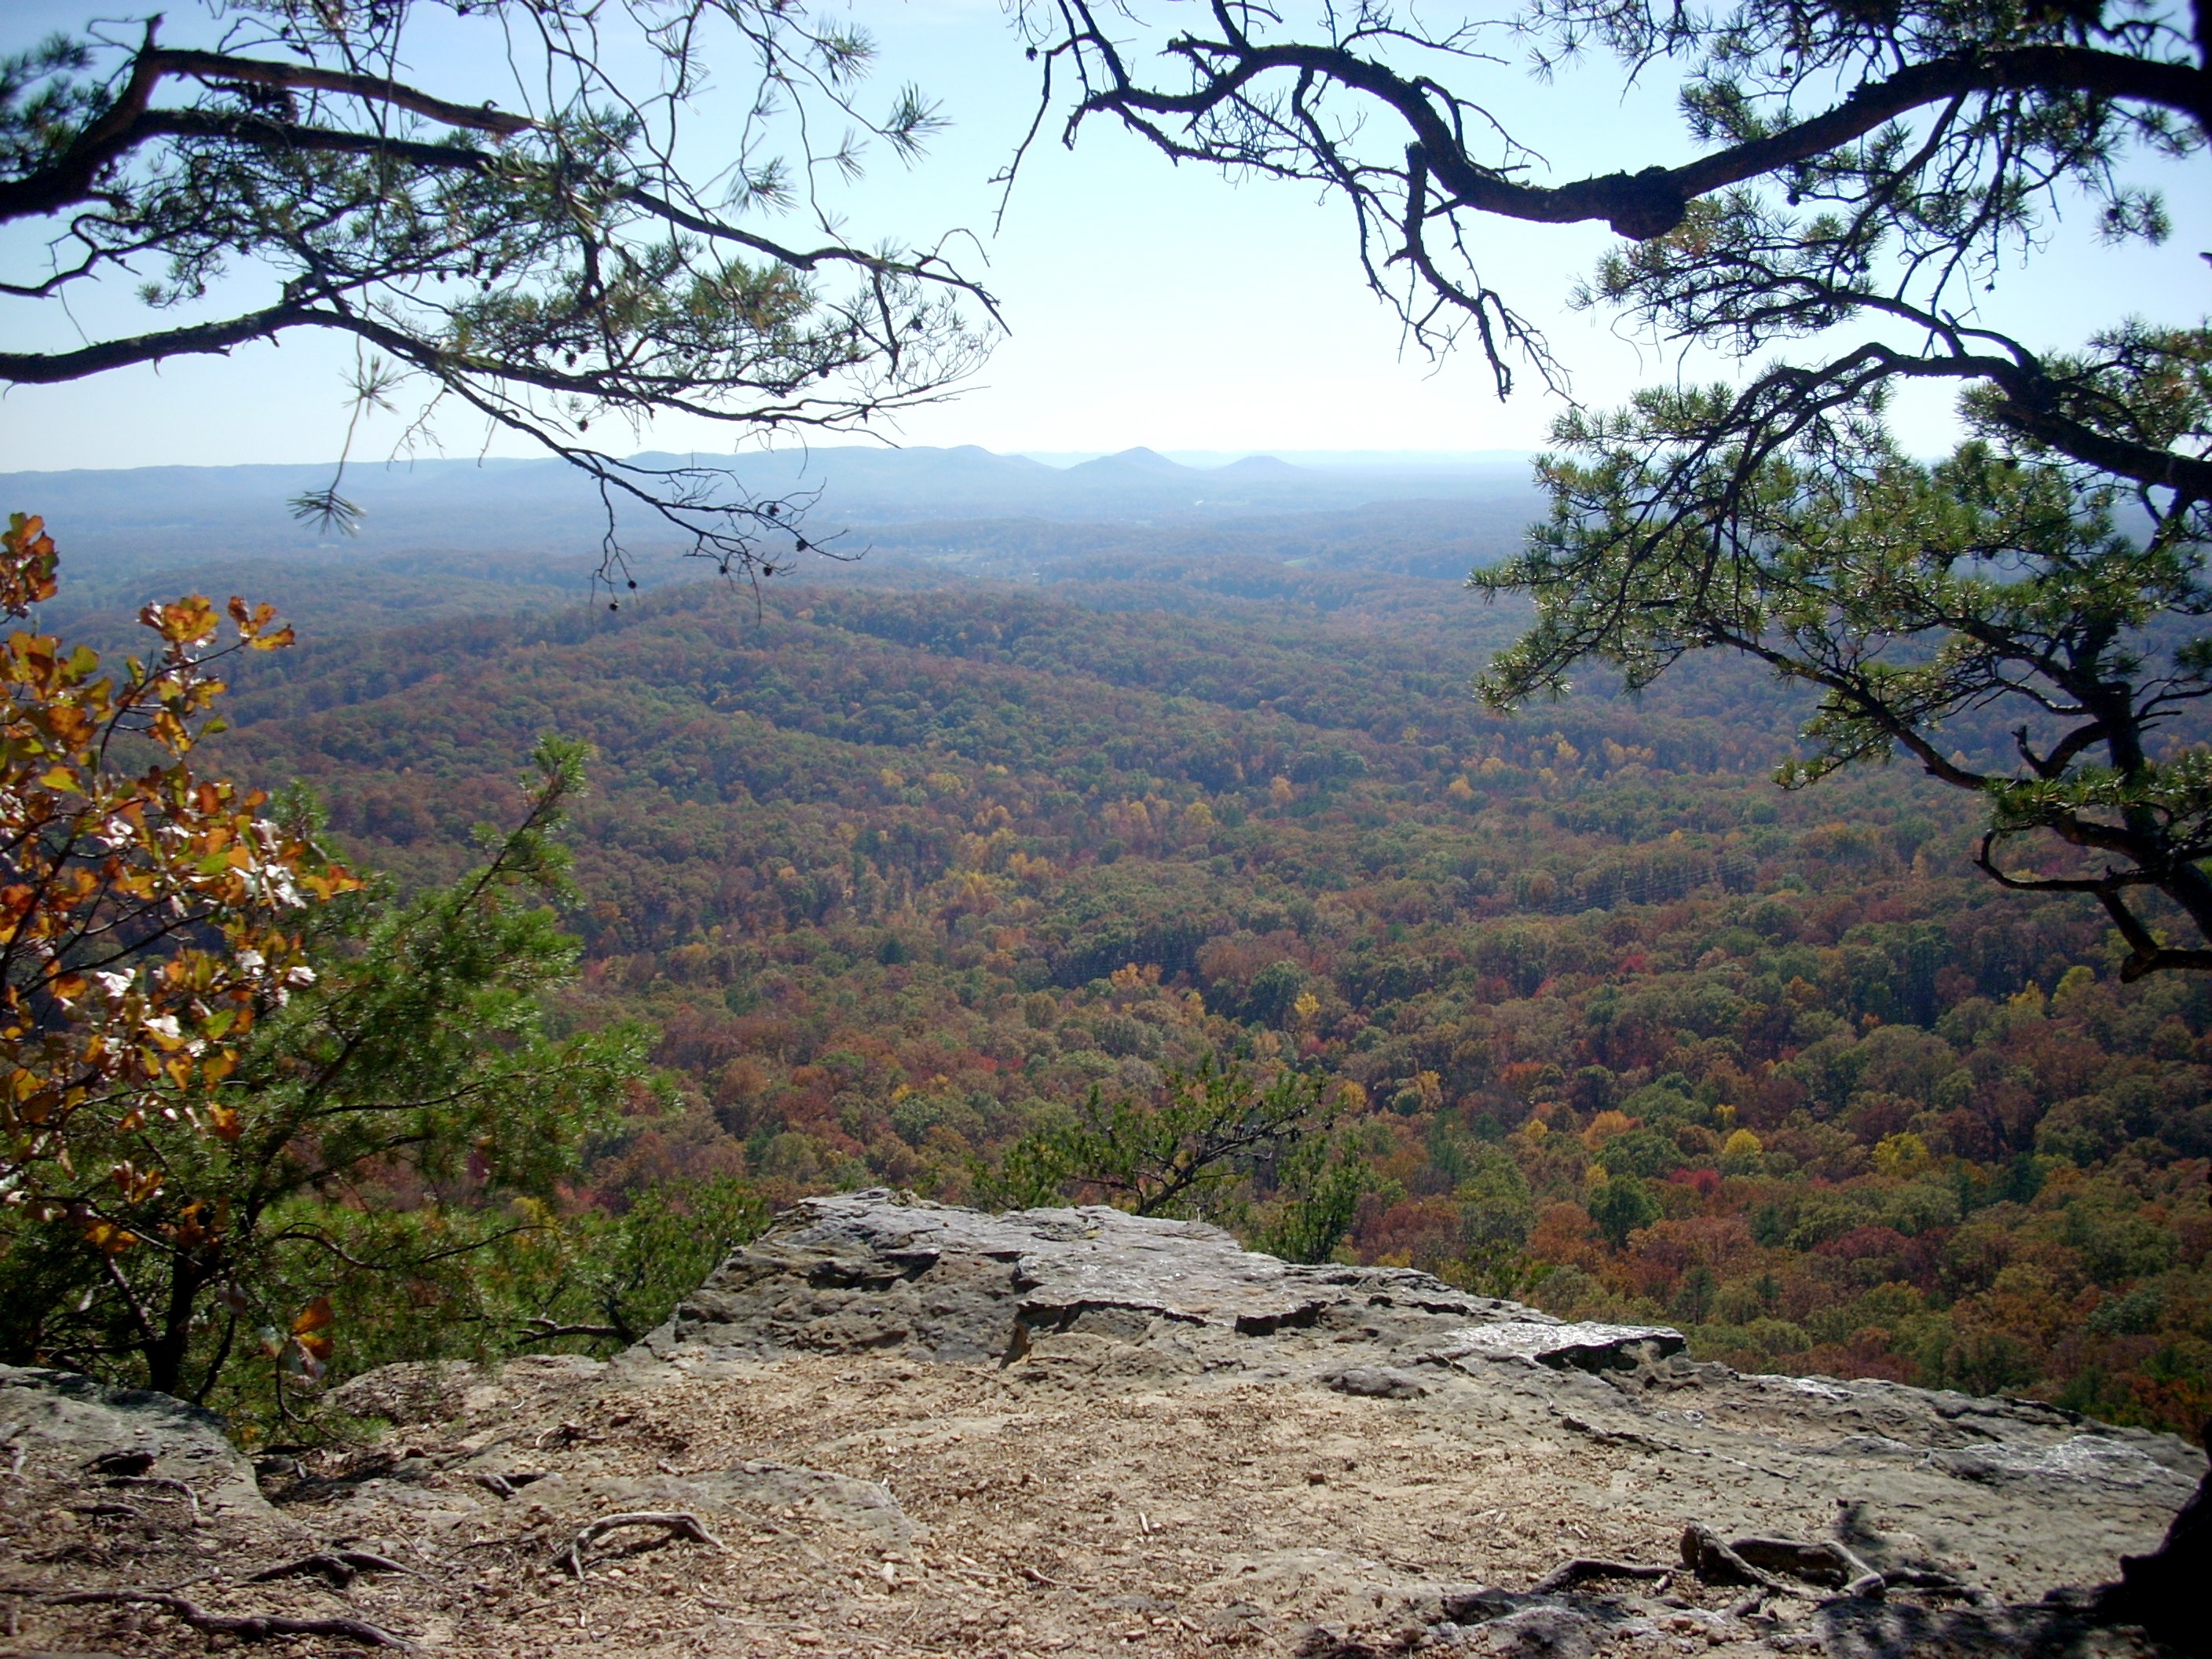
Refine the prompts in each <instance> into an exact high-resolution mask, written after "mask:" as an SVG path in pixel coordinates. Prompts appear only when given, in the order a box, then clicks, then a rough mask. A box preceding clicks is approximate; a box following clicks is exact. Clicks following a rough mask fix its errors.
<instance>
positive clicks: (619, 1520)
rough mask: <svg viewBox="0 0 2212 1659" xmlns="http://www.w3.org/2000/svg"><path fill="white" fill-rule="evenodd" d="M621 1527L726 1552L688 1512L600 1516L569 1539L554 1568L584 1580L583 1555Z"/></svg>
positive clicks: (724, 1547) (711, 1534)
mask: <svg viewBox="0 0 2212 1659" xmlns="http://www.w3.org/2000/svg"><path fill="white" fill-rule="evenodd" d="M620 1527H660V1528H665V1530H666V1531H668V1532H669V1533H671V1534H674V1535H675V1536H676V1537H678V1538H689V1539H690V1540H692V1541H694V1542H696V1543H701V1544H708V1545H712V1546H713V1547H714V1548H716V1549H718V1550H720V1549H726V1548H727V1547H728V1546H727V1545H726V1544H724V1543H723V1542H722V1541H721V1540H720V1539H719V1538H717V1537H715V1536H714V1534H713V1533H711V1532H708V1530H707V1528H705V1527H704V1526H703V1525H702V1524H701V1522H700V1520H699V1517H698V1516H696V1515H694V1514H692V1513H691V1512H690V1510H635V1511H633V1512H631V1513H629V1514H627V1515H609V1516H601V1517H600V1518H599V1520H597V1521H594V1522H592V1523H591V1524H590V1525H589V1526H587V1527H586V1528H583V1529H582V1530H581V1531H580V1532H578V1533H577V1534H576V1535H575V1537H574V1538H573V1539H571V1540H570V1541H569V1543H568V1547H567V1548H566V1549H564V1550H562V1552H561V1553H559V1554H558V1555H556V1556H555V1557H554V1558H553V1563H554V1565H556V1566H563V1567H566V1568H568V1571H570V1572H572V1573H574V1575H575V1576H576V1577H578V1578H581V1577H583V1576H584V1551H585V1549H586V1547H588V1546H590V1545H591V1544H592V1542H593V1541H595V1540H597V1539H599V1538H600V1537H601V1536H603V1535H604V1534H607V1533H611V1532H613V1531H614V1530H616V1529H617V1528H620Z"/></svg>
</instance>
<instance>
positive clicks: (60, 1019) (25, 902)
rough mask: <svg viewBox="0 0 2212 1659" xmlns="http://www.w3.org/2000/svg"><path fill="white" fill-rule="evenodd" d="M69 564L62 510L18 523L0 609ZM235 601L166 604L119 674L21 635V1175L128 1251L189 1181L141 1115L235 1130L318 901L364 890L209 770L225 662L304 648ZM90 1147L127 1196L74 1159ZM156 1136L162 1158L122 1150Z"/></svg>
mask: <svg viewBox="0 0 2212 1659" xmlns="http://www.w3.org/2000/svg"><path fill="white" fill-rule="evenodd" d="M55 566H56V552H55V548H54V543H53V538H52V537H50V536H48V535H47V534H46V531H45V526H44V525H43V524H42V522H41V521H40V520H38V519H35V518H27V517H25V516H23V515H22V514H20V513H19V514H15V515H14V516H13V517H11V518H10V519H9V524H8V528H7V530H6V532H4V535H0V610H4V611H5V612H6V614H7V616H8V617H9V618H11V619H13V620H15V621H16V622H19V623H20V622H22V621H24V620H26V619H27V617H29V615H30V612H31V609H32V607H33V605H37V604H39V603H40V602H41V601H43V600H46V599H50V598H52V595H53V593H54V592H55V586H56V582H55V574H54V572H55ZM228 618H229V622H230V624H231V629H232V630H233V632H234V638H233V639H231V640H230V641H228V643H222V634H223V631H224V630H223V626H222V617H221V616H220V615H219V614H218V612H217V611H216V607H215V606H214V605H211V604H210V602H209V601H208V600H206V599H201V598H199V597H197V596H191V597H187V598H185V599H178V600H176V601H174V602H173V603H170V604H165V605H147V606H146V607H145V608H144V609H143V611H140V613H139V617H138V620H139V621H140V623H143V625H144V626H145V627H146V628H147V629H149V630H150V631H151V632H152V634H153V635H154V636H155V640H156V641H158V647H157V648H156V649H155V651H154V652H153V653H152V654H151V655H150V656H149V659H146V660H144V661H141V660H140V659H138V658H136V657H131V658H129V659H126V660H125V665H124V666H123V668H122V669H121V671H119V672H118V671H113V670H110V669H106V668H104V667H103V666H102V665H101V662H100V658H99V656H98V654H97V653H94V652H93V651H92V650H90V649H88V648H87V647H82V646H81V647H77V648H76V649H74V650H70V649H68V648H66V647H64V645H63V644H62V643H61V641H59V640H58V639H56V638H55V637H54V636H52V635H46V634H38V633H33V632H32V631H30V630H29V629H26V628H21V627H19V628H17V629H15V631H14V632H12V633H11V634H10V635H9V637H8V640H7V641H6V643H5V645H4V647H0V1188H4V1190H5V1193H6V1201H7V1202H8V1203H9V1204H13V1205H21V1206H28V1207H29V1209H30V1211H31V1212H32V1213H33V1214H34V1215H36V1216H38V1217H39V1218H41V1219H46V1220H67V1221H70V1222H71V1223H73V1224H74V1225H76V1226H78V1227H81V1228H82V1231H83V1232H84V1235H85V1237H87V1238H88V1240H89V1241H90V1242H91V1243H94V1245H96V1246H98V1247H99V1248H100V1249H103V1250H105V1251H106V1252H108V1253H110V1254H111V1255H112V1254H114V1253H117V1252H119V1251H122V1250H124V1249H128V1248H129V1247H130V1246H131V1245H132V1244H134V1243H137V1242H138V1241H137V1238H136V1237H135V1236H134V1235H133V1234H132V1233H131V1231H130V1229H129V1228H128V1227H126V1226H125V1225H123V1223H122V1221H121V1220H120V1219H119V1216H120V1213H121V1212H124V1211H126V1210H129V1209H132V1208H135V1207H137V1206H142V1205H143V1203H144V1202H145V1200H147V1199H148V1198H149V1197H150V1196H152V1195H153V1194H155V1193H158V1192H159V1191H161V1188H162V1186H163V1184H164V1183H165V1182H166V1181H167V1180H168V1178H169V1174H168V1171H167V1170H166V1169H165V1168H164V1167H163V1161H162V1160H161V1158H160V1157H159V1156H158V1154H156V1153H155V1152H153V1151H152V1150H151V1149H152V1148H153V1147H154V1146H155V1145H156V1144H157V1142H156V1140H155V1138H153V1137H151V1136H138V1135H136V1134H135V1133H134V1132H135V1131H137V1129H138V1128H139V1127H140V1126H142V1125H145V1124H147V1123H148V1122H149V1119H150V1118H151V1117H152V1116H153V1115H156V1114H159V1115H162V1116H164V1117H166V1118H167V1120H168V1121H171V1122H176V1121H183V1122H185V1123H187V1124H189V1125H190V1127H191V1129H192V1130H194V1131H195V1132H196V1133H199V1134H203V1135H206V1136H210V1137H214V1138H216V1139H222V1140H225V1141H228V1140H234V1139H236V1138H237V1136H238V1135H239V1133H240V1128H241V1121H240V1116H239V1115H238V1113H237V1112H236V1111H235V1110H234V1109H233V1108H231V1107H229V1106H227V1105H226V1104H224V1103H223V1101H222V1098H221V1094H222V1086H221V1085H222V1083H223V1080H224V1079H226V1078H227V1077H228V1076H229V1075H230V1073H232V1072H233V1071H234V1069H235V1068H236V1066H237V1063H238V1056H239V1045H240V1042H242V1041H243V1040H244V1038H245V1037H246V1034H247V1032H248V1031H250V1030H252V1025H253V1023H254V1019H255V1017H256V1015H257V1013H258V1012H263V1011H264V1010H265V1009H267V1008H268V1007H270V1006H281V1005H282V1004H283V1002H284V1001H285V1000H286V999H287V997H288V996H289V994H291V993H292V992H293V991H294V990H296V989H298V988H300V987H303V986H305V985H307V984H308V983H310V982H312V981H313V972H312V970H311V969H309V968H308V967H307V963H306V961H305V959H304V957H303V954H302V946H301V931H300V922H301V919H302V917H303V914H304V913H305V912H307V910H308V909H309V908H310V907H312V906H314V905H317V904H320V903H323V902H327V901H328V900H330V899H331V898H332V897H334V896H337V894H339V893H342V892H345V891H349V890H352V889H354V888H356V887H358V886H359V885H360V883H359V882H358V881H357V880H356V878H355V877H354V876H353V875H352V874H351V873H350V872H348V871H347V870H346V869H344V868H343V866H339V865H337V864H334V863H331V862H330V861H329V860H326V859H325V858H324V857H323V856H322V855H321V854H319V852H318V851H317V849H316V848H315V847H314V846H313V843H312V842H311V841H310V840H309V839H308V838H307V836H306V834H305V833H304V831H300V830H295V829H288V828H286V827H284V826H283V825H281V824H279V823H277V822H276V820H275V819H273V818H272V817H270V816H268V814H267V813H266V811H265V810H264V809H265V808H266V807H267V806H268V804H269V803H268V800H267V798H266V797H265V796H264V795H263V794H261V793H258V792H257V791H254V790H250V789H244V788H241V787H239V786H238V785H236V784H234V783H230V782H228V781H219V780H214V779H209V778H204V777H202V776H199V775H197V774H196V773H195V772H194V770H193V768H192V764H191V752H192V750H193V749H194V747H195V746H196V745H197V744H198V742H199V741H200V739H201V738H204V737H205V736H207V735H208V734H210V732H216V731H219V730H221V729H222V721H221V720H219V719H218V718H216V717H214V716H212V715H210V714H209V712H208V711H209V709H210V707H211V706H212V705H213V704H214V702H216V699H217V698H218V697H220V696H222V692H223V691H224V690H225V689H226V688H225V686H224V683H223V682H222V680H221V679H220V678H217V677H216V674H215V672H214V667H215V665H216V664H217V663H218V662H219V661H220V660H221V659H223V658H225V657H227V656H229V655H231V654H233V653H236V652H240V651H270V650H276V649H278V648H280V647H283V646H286V645H289V644H290V643H291V641H292V632H291V629H289V628H282V627H279V626H277V625H276V622H275V619H274V617H272V615H271V614H270V608H269V607H268V606H267V605H261V606H258V607H249V606H248V605H246V602H245V601H244V600H242V599H232V600H231V601H230V604H229V606H228ZM73 1146H76V1147H84V1146H99V1147H100V1148H102V1149H104V1150H103V1151H102V1152H100V1157H102V1158H106V1159H107V1160H109V1164H110V1167H109V1168H108V1169H107V1170H106V1172H105V1175H106V1180H105V1181H104V1182H101V1183H100V1189H101V1190H106V1191H111V1192H112V1194H113V1195H114V1200H115V1202H114V1204H113V1206H112V1209H111V1207H110V1206H108V1205H107V1204H106V1203H103V1202H102V1201H100V1199H99V1198H97V1197H88V1196H87V1187H86V1185H85V1183H84V1182H83V1180H82V1177H83V1176H85V1175H87V1174H92V1173H96V1171H88V1170H78V1169H77V1168H76V1163H77V1161H78V1160H76V1159H73V1158H72V1157H71V1149H72V1147H73ZM132 1146H143V1147H145V1148H147V1149H148V1151H147V1152H146V1155H145V1156H143V1157H138V1156H128V1155H118V1150H117V1149H129V1148H131V1147H132ZM183 1225H185V1226H188V1227H189V1226H191V1225H194V1223H193V1221H192V1220H191V1218H187V1219H186V1221H185V1223H184V1224H183Z"/></svg>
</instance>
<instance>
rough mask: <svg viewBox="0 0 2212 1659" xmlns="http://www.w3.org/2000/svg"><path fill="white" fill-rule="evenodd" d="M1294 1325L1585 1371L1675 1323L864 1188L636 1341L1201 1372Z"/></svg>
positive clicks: (1097, 1222)
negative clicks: (1595, 1317)
mask: <svg viewBox="0 0 2212 1659" xmlns="http://www.w3.org/2000/svg"><path fill="white" fill-rule="evenodd" d="M1296 1334H1307V1335H1309V1336H1317V1337H1320V1338H1322V1339H1324V1340H1328V1339H1334V1338H1350V1339H1352V1340H1358V1341H1361V1342H1363V1343H1364V1344H1368V1345H1371V1346H1380V1347H1383V1348H1384V1349H1387V1350H1389V1352H1390V1353H1391V1355H1392V1356H1393V1357H1394V1358H1395V1359H1396V1360H1397V1361H1398V1362H1400V1363H1401V1364H1408V1365H1412V1364H1433V1365H1450V1364H1470V1363H1471V1364H1483V1363H1486V1362H1491V1361H1506V1362H1510V1363H1519V1364H1542V1365H1549V1366H1555V1367H1556V1366H1565V1365H1572V1366H1577V1367H1579V1368H1581V1369H1583V1370H1606V1369H1612V1368H1617V1367H1629V1368H1632V1367H1633V1366H1635V1365H1637V1364H1649V1363H1650V1362H1653V1361H1656V1360H1661V1359H1664V1358H1667V1357H1668V1356H1669V1355H1672V1354H1675V1353H1679V1352H1681V1351H1682V1349H1683V1346H1684V1342H1683V1338H1682V1335H1681V1333H1680V1332H1679V1331H1674V1330H1669V1329H1667V1328H1663V1327H1658V1326H1630V1325H1595V1324H1570V1323H1567V1322H1564V1321H1561V1320H1558V1319H1554V1318H1553V1317H1552V1316H1550V1315H1548V1314H1544V1313H1539V1312H1538V1311H1536V1310H1534V1309H1533V1308H1528V1307H1523V1306H1522V1304H1519V1303H1515V1302H1504V1301H1499V1300H1498V1299H1496V1298H1494V1297H1481V1296H1472V1295H1469V1294H1468V1293H1467V1292H1466V1291H1458V1290H1455V1289H1453V1288H1452V1287H1451V1286H1450V1285H1446V1284H1445V1283H1443V1281H1442V1280H1441V1279H1436V1278H1434V1277H1432V1276H1431V1275H1430V1274H1428V1273H1417V1272H1414V1271H1413V1270H1412V1269H1410V1268H1403V1267H1338V1266H1324V1267H1301V1266H1298V1265H1297V1264H1294V1263H1291V1262H1287V1261H1279V1260H1278V1259H1276V1258H1275V1257H1273V1256H1271V1255H1258V1254H1256V1253H1255V1252H1253V1251H1249V1250H1247V1249H1244V1248H1243V1246H1242V1245H1240V1244H1238V1243H1237V1241H1236V1239H1235V1238H1233V1237H1231V1236H1230V1235H1229V1234H1228V1233H1226V1232H1224V1231H1222V1230H1221V1229H1220V1228H1218V1227H1212V1226H1208V1225H1206V1224H1204V1223H1202V1222H1196V1221H1164V1220H1160V1219H1158V1218H1152V1217H1148V1216H1133V1215H1129V1214H1127V1213H1125V1212H1122V1211H1120V1210H1114V1209H1108V1208H1105V1207H1103V1206H1086V1207H1085V1208H1081V1209H1073V1210H1022V1211H1017V1212H1012V1213H1009V1214H1004V1215H987V1214H983V1213H981V1212H977V1211H974V1210H961V1209H953V1208H949V1207H947V1206H942V1205H937V1204H931V1203H927V1202H923V1201H920V1200H907V1199H902V1198H900V1197H899V1196H898V1195H897V1194H893V1193H891V1192H890V1191H888V1190H884V1189H882V1188H875V1189H871V1190H869V1191H866V1192H858V1193H848V1194H838V1195H836V1196H835V1197H829V1198H814V1199H807V1200H803V1201H802V1202H801V1203H800V1204H799V1205H798V1206H796V1208H794V1209H793V1211H791V1212H787V1215H786V1216H785V1217H784V1218H782V1220H781V1222H780V1224H779V1225H777V1226H776V1227H775V1228H774V1229H773V1230H771V1231H769V1233H767V1234H766V1235H764V1236H763V1237H762V1238H760V1239H759V1240H758V1241H757V1242H756V1243H753V1244H751V1245H750V1246H748V1247H746V1248H745V1249H742V1250H739V1251H738V1253H737V1254H736V1255H732V1257H731V1258H730V1259H729V1260H728V1261H726V1262H725V1263H723V1265H722V1266H721V1267H720V1269H718V1270H717V1271H716V1272H715V1273H714V1276H713V1277H712V1278H710V1279H708V1281H707V1283H706V1284H705V1285H703V1286H702V1288H701V1289H700V1290H699V1291H697V1292H696V1293H695V1294H693V1295H692V1296H690V1297H686V1298H685V1299H684V1303H683V1304H682V1305H681V1306H679V1307H678V1309H677V1310H676V1313H675V1316H673V1317H672V1318H671V1320H670V1321H669V1322H667V1323H666V1324H665V1325H664V1326H662V1327H661V1328H659V1330H657V1331H655V1332H653V1334H652V1335H651V1336H649V1337H647V1339H646V1342H645V1344H644V1346H645V1348H646V1349H647V1351H648V1352H650V1353H651V1354H652V1355H653V1357H654V1358H659V1359H662V1360H673V1361H677V1362H678V1363H682V1362H684V1361H694V1362H696V1361H698V1360H701V1359H707V1358H751V1359H761V1358H771V1357H773V1356H774V1355H775V1354H778V1353H782V1352H810V1351H811V1352H902V1353H904V1354H906V1355H908V1356H909V1357H911V1358H919V1359H929V1360H938V1361H951V1362H974V1361H978V1360H998V1361H1004V1362H1007V1363H1011V1362H1012V1361H1013V1360H1015V1359H1018V1358H1024V1357H1026V1356H1028V1355H1029V1354H1030V1353H1031V1352H1033V1350H1034V1349H1035V1348H1036V1343H1037V1341H1038V1340H1039V1339H1040V1338H1042V1337H1046V1336H1065V1335H1090V1336H1097V1337H1100V1338H1103V1339H1106V1340H1109V1341H1115V1342H1119V1343H1124V1344H1128V1345H1133V1346H1139V1347H1147V1348H1152V1349H1156V1350H1163V1351H1171V1352H1172V1353H1173V1354H1174V1355H1175V1356H1176V1357H1179V1358H1183V1359H1187V1360H1188V1361H1189V1362H1190V1363H1191V1364H1194V1365H1195V1366H1196V1367H1198V1368H1202V1369H1218V1368H1228V1369H1236V1370H1245V1369H1251V1368H1255V1367H1256V1368H1259V1369H1262V1370H1280V1369H1281V1368H1282V1366H1283V1364H1284V1363H1285V1353H1286V1349H1285V1341H1284V1339H1285V1338H1287V1337H1291V1336H1293V1335H1296ZM1255 1339H1264V1340H1255ZM1167 1363H1168V1365H1169V1368H1170V1369H1182V1368H1183V1367H1182V1366H1181V1365H1178V1364H1176V1363H1175V1359H1174V1358H1168V1360H1167Z"/></svg>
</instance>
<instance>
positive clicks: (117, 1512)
mask: <svg viewBox="0 0 2212 1659" xmlns="http://www.w3.org/2000/svg"><path fill="white" fill-rule="evenodd" d="M69 1512H70V1514H71V1515H88V1516H93V1517H94V1519H95V1520H96V1519H99V1518H100V1517H101V1516H106V1517H107V1518H108V1519H111V1520H117V1521H151V1520H152V1519H153V1518H154V1517H153V1516H150V1515H149V1514H147V1513H146V1511H145V1510H142V1509H140V1508H139V1507H138V1506H137V1504H126V1503H125V1502H124V1501H123V1500H122V1499H121V1498H102V1499H100V1501H99V1502H97V1503H92V1504H70V1506H69Z"/></svg>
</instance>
